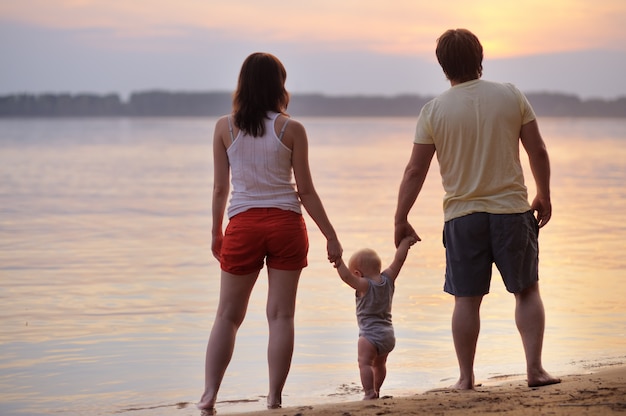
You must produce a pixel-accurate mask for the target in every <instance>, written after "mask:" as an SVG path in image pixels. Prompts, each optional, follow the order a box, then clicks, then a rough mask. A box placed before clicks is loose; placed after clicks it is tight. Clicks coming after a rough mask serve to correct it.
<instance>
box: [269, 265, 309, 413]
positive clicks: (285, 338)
mask: <svg viewBox="0 0 626 416" xmlns="http://www.w3.org/2000/svg"><path fill="white" fill-rule="evenodd" d="M301 272H302V270H301V269H300V270H278V269H272V268H268V279H269V284H268V294H267V322H268V325H269V342H268V346H267V363H268V367H269V378H270V390H269V393H268V395H267V407H268V408H272V409H274V408H279V407H280V406H281V405H282V394H283V387H284V386H285V382H286V381H287V376H288V374H289V369H290V367H291V358H292V356H293V345H294V335H295V331H294V316H295V312H296V294H297V292H298V281H299V279H300V273H301Z"/></svg>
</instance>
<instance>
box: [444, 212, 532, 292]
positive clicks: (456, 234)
mask: <svg viewBox="0 0 626 416" xmlns="http://www.w3.org/2000/svg"><path fill="white" fill-rule="evenodd" d="M538 236H539V226H538V224H537V220H536V219H535V216H534V215H533V212H532V211H528V212H525V213H522V214H488V213H485V212H477V213H474V214H469V215H466V216H463V217H460V218H455V219H453V220H450V221H447V222H446V223H445V224H444V228H443V245H444V247H445V248H446V281H445V284H444V288H443V290H444V291H445V292H447V293H450V294H452V295H455V296H482V295H486V294H487V293H489V286H490V284H491V270H492V265H493V264H494V263H495V265H496V267H497V268H498V270H499V271H500V275H501V276H502V280H503V281H504V285H505V286H506V289H507V290H508V291H509V292H511V293H519V292H521V291H523V290H524V289H526V288H528V287H530V286H532V285H533V284H534V283H535V282H537V281H538V280H539V273H538V268H539V245H538Z"/></svg>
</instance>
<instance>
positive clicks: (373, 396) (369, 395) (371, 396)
mask: <svg viewBox="0 0 626 416" xmlns="http://www.w3.org/2000/svg"><path fill="white" fill-rule="evenodd" d="M376 399H378V393H376V392H375V391H371V392H369V393H365V395H364V396H363V400H376Z"/></svg>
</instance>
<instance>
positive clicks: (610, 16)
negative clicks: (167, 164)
mask: <svg viewBox="0 0 626 416" xmlns="http://www.w3.org/2000/svg"><path fill="white" fill-rule="evenodd" d="M32 10H37V11H38V12H37V13H32ZM0 18H2V19H3V20H4V21H15V22H19V23H22V24H29V25H35V26H37V25H39V26H44V27H54V28H61V29H80V30H85V29H100V30H106V31H112V32H113V33H114V34H115V35H116V37H121V38H124V37H130V38H142V37H145V38H150V37H152V36H155V35H157V36H159V37H163V36H165V37H167V36H180V35H181V34H183V33H185V31H187V30H196V29H202V30H209V31H211V32H209V33H213V34H218V35H219V36H222V35H223V36H225V38H228V37H230V38H232V39H239V40H242V39H243V40H248V39H249V40H250V41H263V42H269V43H285V44H298V45H302V47H303V48H313V47H315V45H318V46H317V47H324V48H325V49H329V48H330V49H334V50H372V51H377V52H381V53H385V54H395V55H407V54H415V55H421V56H425V57H429V58H432V55H433V51H434V46H435V42H436V39H437V37H438V36H439V35H440V34H441V33H443V31H445V30H446V29H449V28H457V27H465V28H468V29H470V30H472V31H473V32H474V33H476V35H477V36H478V37H479V39H481V42H482V43H483V46H485V50H486V53H488V56H489V57H491V58H501V57H511V56H521V55H530V54H541V53H550V52H562V51H572V50H581V49H617V50H624V48H625V47H626V46H625V45H626V33H625V31H624V30H623V29H622V24H623V21H625V20H626V3H624V2H623V1H621V0H606V1H602V2H595V3H594V4H591V3H590V2H588V1H585V0H555V1H552V2H545V1H543V0H529V1H527V2H524V3H523V4H520V3H518V2H515V3H514V2H506V1H504V2H503V1H501V0H480V1H478V2H475V3H473V4H472V7H467V4H466V3H465V2H464V1H462V0H451V1H448V2H446V3H445V4H433V3H431V2H426V1H410V0H405V1H398V2H394V3H393V6H392V7H390V6H389V5H388V4H383V3H381V2H377V1H372V0H363V1H360V2H355V1H347V0H346V1H339V2H337V1H333V0H320V1H317V2H315V3H305V4H301V3H285V4H276V3H274V2H261V1H258V2H248V1H244V0H232V1H229V2H221V1H202V2H200V1H194V0H181V1H180V2H176V3H172V2H170V1H165V0H152V1H150V0H135V1H133V2H111V1H105V0H52V1H50V0H24V1H21V2H3V3H2V4H0Z"/></svg>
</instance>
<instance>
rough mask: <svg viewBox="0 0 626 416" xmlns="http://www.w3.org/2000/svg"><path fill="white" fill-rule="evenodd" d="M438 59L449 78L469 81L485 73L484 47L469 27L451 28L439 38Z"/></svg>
mask: <svg viewBox="0 0 626 416" xmlns="http://www.w3.org/2000/svg"><path fill="white" fill-rule="evenodd" d="M436 54H437V60H438V61H439V65H441V68H442V69H443V72H444V73H445V74H446V77H447V78H448V79H449V80H451V81H452V80H454V81H457V82H467V81H471V80H473V79H478V78H480V77H481V76H482V75H483V47H482V45H481V44H480V41H479V40H478V38H477V37H476V35H474V34H473V33H472V32H470V31H469V30H467V29H450V30H447V31H446V32H445V33H444V34H443V35H441V36H440V37H439V39H437V50H436Z"/></svg>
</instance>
